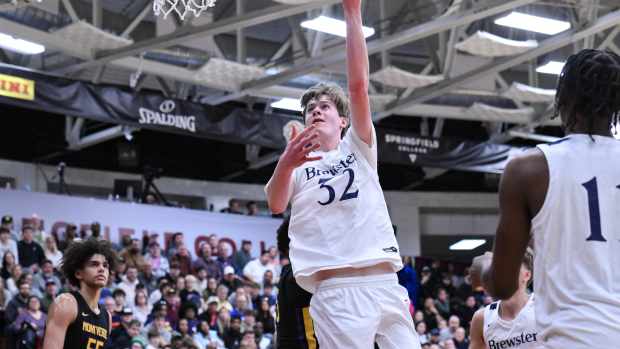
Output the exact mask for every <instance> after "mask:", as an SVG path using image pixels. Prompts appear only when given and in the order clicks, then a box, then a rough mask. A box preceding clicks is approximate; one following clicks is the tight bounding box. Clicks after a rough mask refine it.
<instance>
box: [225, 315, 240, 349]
mask: <svg viewBox="0 0 620 349" xmlns="http://www.w3.org/2000/svg"><path fill="white" fill-rule="evenodd" d="M241 338H242V334H241V318H240V317H238V316H232V315H231V317H230V326H229V327H228V328H226V329H225V330H224V336H223V340H224V346H226V348H228V349H235V348H239V345H240V344H241Z"/></svg>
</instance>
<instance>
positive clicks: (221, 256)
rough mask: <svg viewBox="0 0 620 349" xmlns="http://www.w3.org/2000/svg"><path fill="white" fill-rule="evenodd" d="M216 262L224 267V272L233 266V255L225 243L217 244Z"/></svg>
mask: <svg viewBox="0 0 620 349" xmlns="http://www.w3.org/2000/svg"><path fill="white" fill-rule="evenodd" d="M216 260H217V261H218V263H219V264H220V265H221V266H222V270H224V268H226V267H227V266H229V265H230V266H232V255H231V253H230V247H229V246H228V244H227V243H226V242H224V241H220V242H219V243H218V244H217V258H216Z"/></svg>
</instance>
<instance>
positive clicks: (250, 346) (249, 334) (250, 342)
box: [239, 330, 256, 349]
mask: <svg viewBox="0 0 620 349" xmlns="http://www.w3.org/2000/svg"><path fill="white" fill-rule="evenodd" d="M239 349H256V336H255V335H254V331H253V330H248V331H245V332H243V335H242V336H241V342H239Z"/></svg>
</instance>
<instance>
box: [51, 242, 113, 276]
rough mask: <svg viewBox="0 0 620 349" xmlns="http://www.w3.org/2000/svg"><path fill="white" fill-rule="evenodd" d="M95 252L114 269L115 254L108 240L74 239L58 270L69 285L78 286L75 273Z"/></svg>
mask: <svg viewBox="0 0 620 349" xmlns="http://www.w3.org/2000/svg"><path fill="white" fill-rule="evenodd" d="M95 254H100V255H102V256H104V257H105V259H106V261H107V262H108V267H109V269H110V270H114V268H115V267H116V262H117V256H116V252H114V250H113V249H112V245H111V244H110V243H109V242H108V241H105V240H96V239H92V238H91V239H88V240H84V241H74V242H72V243H71V245H69V247H68V248H67V250H66V251H65V254H64V256H63V258H62V264H61V266H60V270H61V271H62V273H63V275H64V276H65V277H66V278H67V280H69V282H70V283H71V285H73V286H75V287H80V280H78V279H77V278H76V277H75V273H76V272H77V271H78V270H80V269H82V268H84V266H85V265H86V262H88V260H90V258H91V257H92V256H93V255H95Z"/></svg>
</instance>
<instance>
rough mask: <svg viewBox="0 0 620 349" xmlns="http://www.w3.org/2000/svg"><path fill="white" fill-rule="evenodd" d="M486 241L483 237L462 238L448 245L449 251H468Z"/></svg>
mask: <svg viewBox="0 0 620 349" xmlns="http://www.w3.org/2000/svg"><path fill="white" fill-rule="evenodd" d="M486 242H487V241H486V240H484V239H463V240H461V241H459V242H457V243H454V244H452V245H450V250H451V251H470V250H473V249H475V248H477V247H480V246H482V245H484V244H485V243H486Z"/></svg>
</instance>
